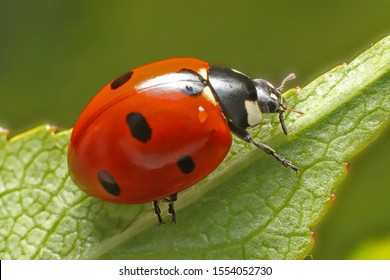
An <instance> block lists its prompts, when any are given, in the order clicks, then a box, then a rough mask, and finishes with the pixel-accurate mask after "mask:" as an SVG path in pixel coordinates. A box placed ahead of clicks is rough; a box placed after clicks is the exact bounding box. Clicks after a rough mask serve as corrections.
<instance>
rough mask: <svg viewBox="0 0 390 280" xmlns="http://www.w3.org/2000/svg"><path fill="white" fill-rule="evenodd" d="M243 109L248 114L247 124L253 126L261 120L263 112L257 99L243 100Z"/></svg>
mask: <svg viewBox="0 0 390 280" xmlns="http://www.w3.org/2000/svg"><path fill="white" fill-rule="evenodd" d="M245 110H246V113H247V115H248V124H249V125H250V126H255V125H257V124H259V123H260V122H261V121H262V119H263V114H262V113H261V110H260V108H259V106H258V105H257V101H251V100H245Z"/></svg>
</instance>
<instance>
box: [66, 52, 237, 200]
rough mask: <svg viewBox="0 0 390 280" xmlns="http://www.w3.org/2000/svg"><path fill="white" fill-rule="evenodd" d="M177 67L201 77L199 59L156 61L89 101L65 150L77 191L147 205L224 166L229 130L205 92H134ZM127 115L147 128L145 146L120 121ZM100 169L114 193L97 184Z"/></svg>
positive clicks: (203, 66) (168, 87) (203, 69)
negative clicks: (187, 167)
mask: <svg viewBox="0 0 390 280" xmlns="http://www.w3.org/2000/svg"><path fill="white" fill-rule="evenodd" d="M182 69H190V70H192V71H194V72H196V73H198V74H200V75H202V76H203V77H204V78H205V79H206V80H207V78H208V77H207V73H208V64H207V63H206V62H203V61H200V60H196V59H190V58H181V59H169V60H163V61H160V62H156V63H152V64H148V65H145V66H141V67H139V68H136V69H134V70H133V72H132V75H131V78H130V79H129V80H128V81H127V82H125V83H124V84H123V85H121V86H119V87H118V88H116V89H112V88H111V83H109V84H108V85H107V86H105V87H104V88H103V89H102V90H101V91H100V92H99V93H98V94H97V95H96V96H95V97H94V98H93V99H92V100H91V102H90V103H89V104H88V105H87V107H86V108H85V109H84V111H83V112H82V114H81V116H80V118H79V119H78V121H77V123H76V124H75V126H74V129H73V132H72V136H71V139H70V144H69V150H68V164H69V170H70V174H71V176H72V178H73V180H74V181H75V182H76V184H77V185H78V186H79V187H80V188H81V189H82V190H84V191H85V192H86V193H88V194H89V195H91V196H94V197H96V198H99V199H102V200H107V201H112V202H116V203H144V202H149V201H154V200H158V199H161V198H163V197H166V196H168V195H171V194H173V193H176V192H179V191H181V190H183V189H186V188H188V187H190V186H191V185H193V184H195V183H196V182H198V181H199V180H201V179H202V178H204V177H206V176H207V175H208V174H210V173H211V172H212V171H213V170H214V169H215V168H216V167H217V166H218V165H219V164H220V163H221V162H222V161H223V159H224V158H225V156H226V154H227V153H228V151H229V149H230V146H231V142H232V139H231V132H230V130H229V127H228V125H227V124H226V121H225V119H224V117H223V115H222V113H221V111H220V110H219V107H218V105H217V104H216V103H215V101H214V102H213V100H212V99H210V95H207V94H204V93H202V94H200V95H198V96H189V95H186V94H183V93H182V92H181V91H179V90H177V89H175V87H174V86H172V84H171V82H170V83H167V84H164V83H162V84H161V85H159V86H157V87H151V88H147V87H146V88H145V87H144V88H142V86H141V87H140V85H142V84H144V83H145V82H147V81H150V80H152V79H155V78H156V77H159V78H161V81H164V77H165V75H167V74H170V73H177V72H178V71H180V70H182ZM174 82H175V81H173V83H174ZM177 82H182V81H177ZM140 88H142V90H139V89H140ZM207 89H208V90H211V89H210V88H209V87H207ZM211 96H212V95H211ZM133 112H137V113H141V114H142V115H143V116H144V117H145V119H146V120H147V123H148V125H149V127H150V129H151V132H152V133H151V138H150V139H149V140H148V141H146V142H145V143H144V142H142V141H139V140H138V139H136V138H134V137H133V135H132V134H131V133H130V130H129V126H128V125H127V124H126V117H127V116H128V114H130V113H133ZM183 155H190V156H191V158H192V160H193V162H194V164H195V167H194V168H193V170H191V172H189V173H184V172H182V171H181V170H180V169H179V168H178V166H177V161H178V159H179V158H180V157H182V156H183ZM100 170H108V171H109V173H110V174H111V175H112V177H113V178H114V179H115V182H116V183H117V184H118V186H119V188H120V194H117V195H113V194H110V193H108V192H107V191H106V190H105V188H103V187H102V185H101V182H100V181H99V180H98V178H97V177H98V176H97V174H98V172H99V171H100Z"/></svg>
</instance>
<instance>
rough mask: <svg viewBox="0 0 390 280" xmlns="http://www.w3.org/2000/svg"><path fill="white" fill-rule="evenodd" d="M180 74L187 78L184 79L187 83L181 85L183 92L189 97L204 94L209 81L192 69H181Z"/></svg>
mask: <svg viewBox="0 0 390 280" xmlns="http://www.w3.org/2000/svg"><path fill="white" fill-rule="evenodd" d="M179 73H181V74H184V75H186V77H183V82H185V83H180V84H179V89H180V90H181V92H183V93H184V94H186V95H189V96H198V95H200V94H202V92H203V89H204V88H205V86H206V85H207V81H206V80H205V79H204V78H203V77H202V76H201V75H199V74H198V73H196V72H195V71H193V70H191V69H185V68H184V69H181V70H180V71H179ZM183 84H184V85H183ZM182 85H183V86H182Z"/></svg>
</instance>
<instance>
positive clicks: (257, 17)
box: [0, 0, 390, 259]
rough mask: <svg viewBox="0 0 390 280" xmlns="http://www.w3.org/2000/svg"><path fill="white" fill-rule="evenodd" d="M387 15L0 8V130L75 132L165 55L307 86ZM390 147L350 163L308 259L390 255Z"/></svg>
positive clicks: (363, 10) (67, 0)
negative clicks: (99, 97)
mask: <svg viewBox="0 0 390 280" xmlns="http://www.w3.org/2000/svg"><path fill="white" fill-rule="evenodd" d="M389 12H390V1H389V0H371V1H356V0H346V1H340V0H328V1H314V0H312V1H309V0H307V1H302V0H301V1H287V0H286V1H262V0H258V1H255V0H252V1H249V0H240V1H226V0H225V1H222V0H218V1H211V0H209V1H207V0H197V1H183V0H182V1H179V0H176V1H169V0H161V1H92V0H89V1H80V0H77V1H76V0H56V1H53V0H40V1H38V0H37V1H21V0H12V1H3V0H2V1H0V126H3V127H7V128H9V129H10V130H11V134H12V135H14V134H16V133H18V132H22V131H24V130H26V129H28V128H32V127H34V126H35V125H38V124H41V123H51V124H56V125H57V126H59V127H60V128H61V129H66V128H70V127H72V125H73V124H74V122H75V121H76V119H77V117H78V115H79V114H80V112H81V110H82V109H83V107H84V106H85V105H86V103H87V102H88V101H89V100H90V99H91V97H92V96H94V95H95V94H96V92H97V91H98V90H99V89H100V88H102V87H103V86H104V85H105V84H106V83H107V82H109V81H110V80H111V79H113V78H115V77H117V76H118V75H119V74H121V73H123V72H125V71H127V70H129V69H131V68H134V67H136V66H138V65H142V64H145V63H148V62H152V61H155V60H160V59H164V58H168V57H180V56H191V57H197V58H200V59H203V60H206V61H208V62H210V63H212V64H219V65H226V66H230V67H234V68H236V69H239V70H241V71H243V72H245V73H247V74H251V75H252V76H257V77H262V78H266V79H268V80H270V81H273V82H274V83H275V84H278V83H279V82H280V81H281V79H282V78H284V77H285V76H286V74H287V73H289V72H293V71H294V72H295V73H296V74H297V76H298V79H297V80H296V81H295V84H296V85H300V86H304V85H305V84H307V83H308V82H310V81H311V80H312V79H314V78H316V77H317V76H318V75H320V74H321V73H323V72H326V71H327V70H329V69H330V68H332V67H334V66H335V65H337V64H340V63H343V62H345V61H347V62H348V61H350V60H352V59H353V58H354V57H356V56H357V55H358V54H359V53H361V52H362V51H364V50H366V49H367V48H368V47H369V46H370V45H371V44H373V43H374V42H376V41H378V40H379V39H381V38H382V37H384V36H386V35H388V34H390V16H389ZM389 51H390V50H389ZM287 124H288V120H287ZM291 133H294V132H293V131H292V132H291ZM389 141H390V130H389V129H388V130H387V131H385V133H383V134H382V135H381V136H380V137H379V139H378V140H377V141H375V143H374V144H373V145H371V146H370V147H369V148H368V149H367V150H366V151H364V152H363V153H361V154H360V155H359V156H358V157H356V158H355V159H353V160H351V169H350V172H349V176H348V178H347V179H346V180H345V182H344V184H343V185H342V186H341V187H340V188H339V189H338V192H337V193H336V195H337V199H336V201H335V202H334V204H333V206H332V207H331V209H330V211H329V212H328V214H327V215H326V216H325V217H324V219H323V220H322V221H321V223H320V224H319V225H318V226H316V227H315V228H313V230H314V231H316V232H317V237H316V246H315V249H314V250H313V251H312V253H311V256H310V257H312V258H313V259H353V258H360V259H368V258H374V259H379V258H381V259H390V173H389V166H390V165H389V158H390V147H389V145H388V144H389Z"/></svg>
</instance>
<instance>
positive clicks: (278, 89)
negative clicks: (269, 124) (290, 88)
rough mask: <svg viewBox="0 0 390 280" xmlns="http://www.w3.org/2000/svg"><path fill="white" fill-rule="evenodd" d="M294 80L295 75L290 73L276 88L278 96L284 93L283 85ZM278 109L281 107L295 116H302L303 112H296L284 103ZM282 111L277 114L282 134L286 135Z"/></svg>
mask: <svg viewBox="0 0 390 280" xmlns="http://www.w3.org/2000/svg"><path fill="white" fill-rule="evenodd" d="M295 78H296V76H295V74H294V73H290V74H288V75H287V77H286V78H284V79H283V81H282V83H281V84H280V86H279V87H278V88H276V92H277V93H279V94H280V95H281V94H282V92H283V91H284V87H285V85H286V84H287V82H288V81H291V80H294V79H295ZM282 100H283V99H282ZM280 107H282V108H283V109H284V110H288V111H291V112H294V113H297V114H300V115H302V114H303V112H301V111H298V110H294V109H292V108H290V107H289V106H288V105H287V104H286V103H281V104H280ZM284 110H281V111H280V112H279V121H280V124H281V126H282V129H283V133H284V134H285V135H287V134H288V132H287V127H286V125H285V123H284V117H283V114H284Z"/></svg>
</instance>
